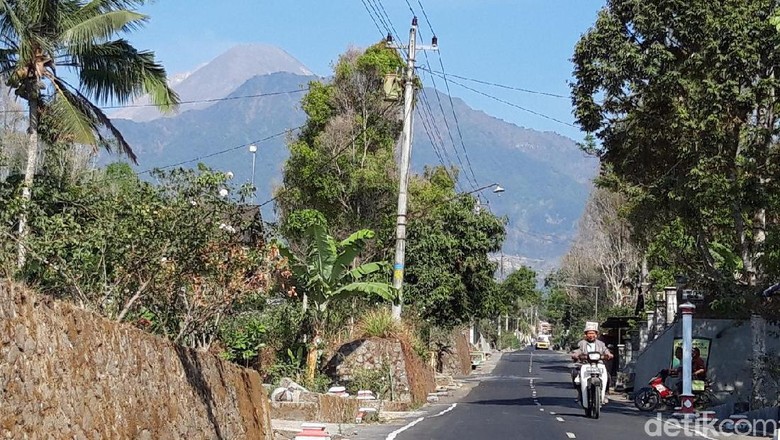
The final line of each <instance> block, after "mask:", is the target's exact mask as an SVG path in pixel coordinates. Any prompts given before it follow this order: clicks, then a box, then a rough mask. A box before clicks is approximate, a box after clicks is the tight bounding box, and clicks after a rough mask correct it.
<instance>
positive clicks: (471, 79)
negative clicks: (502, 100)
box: [421, 67, 569, 100]
mask: <svg viewBox="0 0 780 440" xmlns="http://www.w3.org/2000/svg"><path fill="white" fill-rule="evenodd" d="M421 69H422V70H426V71H428V72H429V73H431V74H435V75H442V74H443V73H442V72H439V71H435V70H428V69H425V68H424V67H423V68H421ZM447 76H449V77H451V78H458V79H462V80H464V81H471V82H475V83H478V84H484V85H487V86H493V87H500V88H502V89H507V90H515V91H518V92H524V93H531V94H534V95H542V96H550V97H553V98H561V99H566V100H568V99H569V97H568V96H566V95H560V94H557V93H550V92H540V91H538V90H531V89H525V88H522V87H515V86H508V85H505V84H499V83H495V82H491V81H484V80H481V79H474V78H468V77H465V76H460V75H455V74H453V73H448V74H447Z"/></svg>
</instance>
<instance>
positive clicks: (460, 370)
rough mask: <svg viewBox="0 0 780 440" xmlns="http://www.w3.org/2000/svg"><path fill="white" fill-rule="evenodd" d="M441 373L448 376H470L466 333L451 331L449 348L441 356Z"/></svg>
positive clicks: (469, 356) (469, 346)
mask: <svg viewBox="0 0 780 440" xmlns="http://www.w3.org/2000/svg"><path fill="white" fill-rule="evenodd" d="M441 372H442V374H446V375H450V376H465V375H468V374H471V345H470V344H469V339H468V332H467V331H466V332H464V331H462V330H453V331H452V335H451V336H450V343H449V348H448V350H447V351H445V352H444V353H443V355H442V371H441Z"/></svg>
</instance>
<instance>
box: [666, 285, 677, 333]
mask: <svg viewBox="0 0 780 440" xmlns="http://www.w3.org/2000/svg"><path fill="white" fill-rule="evenodd" d="M664 294H665V297H666V298H665V300H666V325H667V326H669V325H672V324H673V323H674V319H675V318H676V317H677V288H676V287H666V288H664Z"/></svg>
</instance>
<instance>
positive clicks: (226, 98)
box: [0, 87, 309, 113]
mask: <svg viewBox="0 0 780 440" xmlns="http://www.w3.org/2000/svg"><path fill="white" fill-rule="evenodd" d="M308 90H309V87H305V88H302V89H295V90H286V91H282V92H269V93H258V94H255V95H241V96H226V97H224V98H210V99H193V100H189V101H181V102H179V104H180V105H182V104H185V105H186V104H201V103H207V102H220V101H233V100H236V99H250V98H265V97H269V96H279V95H289V94H292V93H301V92H306V91H308ZM139 107H156V105H155V104H123V105H109V106H105V107H100V108H101V109H104V110H106V109H118V108H139ZM26 112H27V110H0V113H26Z"/></svg>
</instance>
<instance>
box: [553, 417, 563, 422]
mask: <svg viewBox="0 0 780 440" xmlns="http://www.w3.org/2000/svg"><path fill="white" fill-rule="evenodd" d="M555 420H557V421H559V422H563V417H556V418H555Z"/></svg>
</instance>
